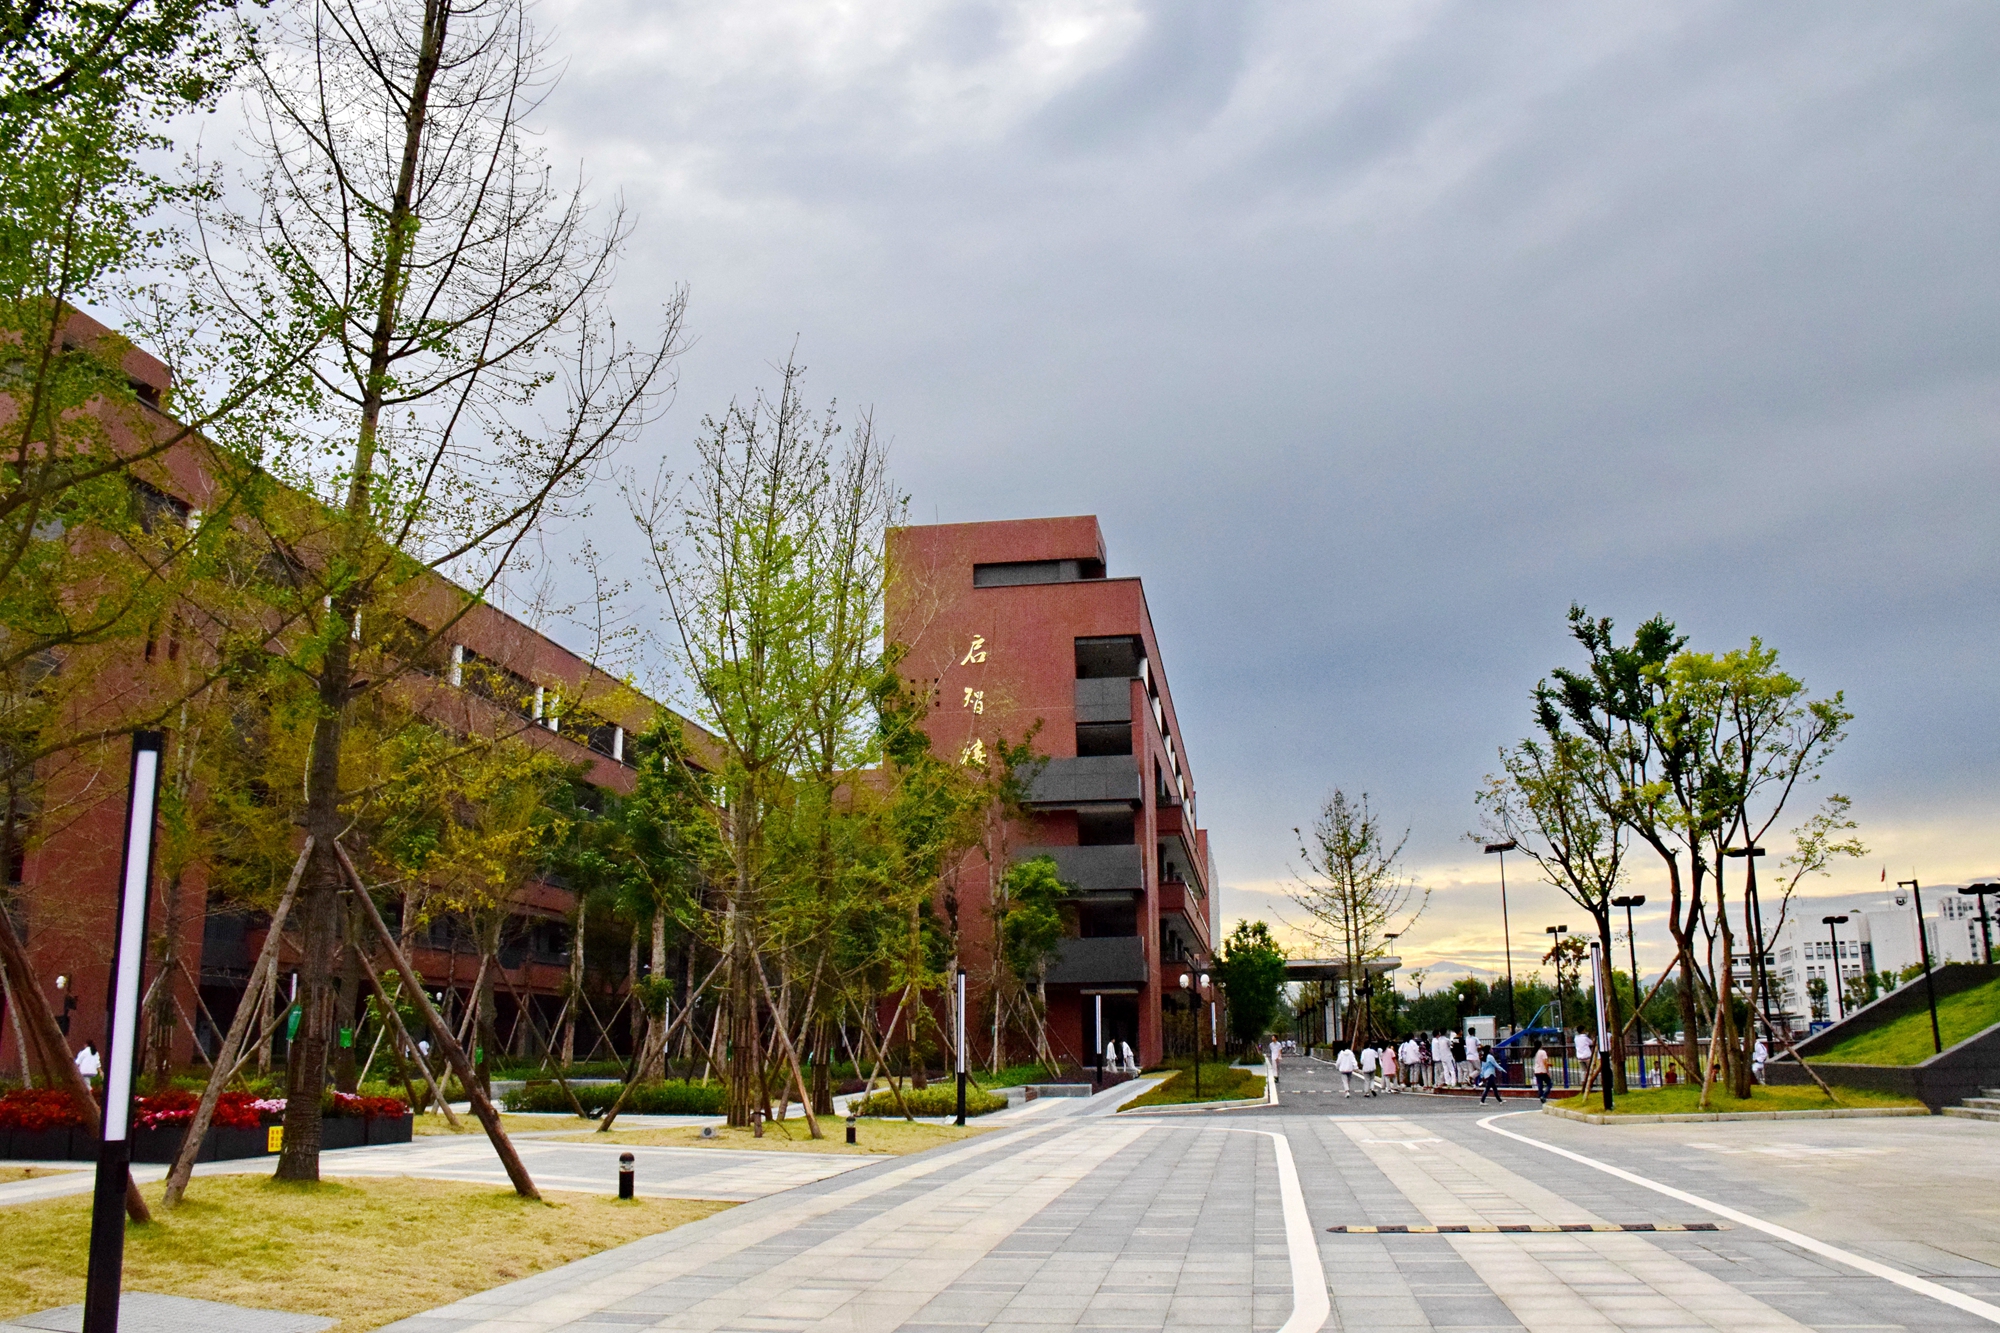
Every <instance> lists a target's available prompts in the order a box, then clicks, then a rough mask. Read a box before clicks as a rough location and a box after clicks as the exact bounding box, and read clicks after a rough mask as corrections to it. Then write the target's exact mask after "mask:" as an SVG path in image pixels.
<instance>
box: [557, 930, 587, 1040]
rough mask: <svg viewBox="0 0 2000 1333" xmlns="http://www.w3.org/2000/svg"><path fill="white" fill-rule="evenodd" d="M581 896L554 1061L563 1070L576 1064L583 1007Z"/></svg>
mask: <svg viewBox="0 0 2000 1333" xmlns="http://www.w3.org/2000/svg"><path fill="white" fill-rule="evenodd" d="M583 909H584V900H583V895H582V894H580V893H579V894H578V895H577V896H576V928H575V929H574V930H572V931H571V932H570V937H569V1008H567V1009H566V1010H564V1011H563V1027H562V1038H561V1042H560V1044H559V1046H558V1047H557V1054H556V1060H557V1063H558V1065H559V1066H560V1067H561V1068H563V1069H568V1068H571V1067H572V1066H574V1065H575V1064H576V1025H577V1021H578V1019H579V1017H580V1015H579V1014H578V1013H577V1010H579V1009H581V1008H582V1007H583V927H584V920H583Z"/></svg>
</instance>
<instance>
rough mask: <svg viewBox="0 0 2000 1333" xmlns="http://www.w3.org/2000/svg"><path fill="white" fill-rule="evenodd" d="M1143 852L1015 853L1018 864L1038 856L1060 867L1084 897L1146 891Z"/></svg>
mask: <svg viewBox="0 0 2000 1333" xmlns="http://www.w3.org/2000/svg"><path fill="white" fill-rule="evenodd" d="M1140 850H1141V849H1140V848H1139V847H1138V846H1136V845H1135V844H1131V843H1127V844H1124V845H1123V846H1119V845H1113V846H1109V847H1022V848H1019V849H1017V850H1016V851H1015V853H1014V857H1015V860H1016V861H1017V862H1018V861H1031V860H1033V859H1034V858H1035V857H1038V856H1046V857H1049V858H1050V859H1051V860H1053V861H1054V862H1055V863H1056V873H1057V874H1058V875H1060V876H1061V877H1062V880H1063V882H1064V883H1066V884H1074V885H1075V886H1076V887H1077V891H1078V892H1080V893H1108V892H1114V891H1115V892H1124V893H1139V892H1141V891H1143V890H1144V889H1145V887H1146V870H1145V862H1144V861H1143V859H1142V858H1141V856H1140Z"/></svg>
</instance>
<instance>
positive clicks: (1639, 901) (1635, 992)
mask: <svg viewBox="0 0 2000 1333" xmlns="http://www.w3.org/2000/svg"><path fill="white" fill-rule="evenodd" d="M1611 905H1612V906H1613V907H1622V908H1624V909H1625V951H1626V955H1627V956H1628V957H1629V958H1631V960H1632V1030H1633V1031H1634V1032H1636V1033H1638V1034H1639V1086H1640V1087H1642V1088H1643V1087H1645V1086H1646V1020H1645V1019H1643V1018H1640V1017H1639V945H1638V936H1637V935H1636V934H1635V933H1634V932H1633V929H1632V909H1633V908H1635V907H1644V906H1645V905H1646V895H1645V894H1643V893H1630V894H1627V895H1625V896H1624V897H1623V898H1613V899H1612V900H1611ZM1612 993H1613V994H1614V995H1615V994H1617V987H1616V986H1614V987H1612Z"/></svg>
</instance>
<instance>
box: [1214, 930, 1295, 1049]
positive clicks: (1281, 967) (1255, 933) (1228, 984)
mask: <svg viewBox="0 0 2000 1333" xmlns="http://www.w3.org/2000/svg"><path fill="white" fill-rule="evenodd" d="M1215 976H1216V980H1217V982H1218V983H1220V985H1221V986H1222V991H1223V994H1225V995H1227V996H1228V997H1229V1032H1230V1035H1231V1036H1233V1037H1235V1038H1236V1040H1237V1041H1238V1042H1239V1043H1242V1044H1254V1043H1256V1042H1259V1041H1261V1040H1262V1039H1263V1038H1264V1036H1265V1035H1266V1034H1267V1033H1269V1032H1270V1031H1271V1028H1272V1025H1273V1024H1274V1023H1275V1022H1276V1021H1277V1019H1278V1016H1279V1015H1280V1013H1282V1012H1283V1009H1284V996H1285V951H1284V950H1283V949H1280V948H1279V947H1278V942H1277V941H1276V940H1274V939H1272V938H1271V928H1270V927H1269V926H1267V925H1265V924H1264V923H1263V922H1262V921H1238V922H1237V923H1236V929H1234V930H1232V931H1230V932H1229V938H1228V939H1226V940H1224V941H1223V943H1222V951H1221V953H1220V955H1219V956H1218V957H1217V959H1216V964H1215Z"/></svg>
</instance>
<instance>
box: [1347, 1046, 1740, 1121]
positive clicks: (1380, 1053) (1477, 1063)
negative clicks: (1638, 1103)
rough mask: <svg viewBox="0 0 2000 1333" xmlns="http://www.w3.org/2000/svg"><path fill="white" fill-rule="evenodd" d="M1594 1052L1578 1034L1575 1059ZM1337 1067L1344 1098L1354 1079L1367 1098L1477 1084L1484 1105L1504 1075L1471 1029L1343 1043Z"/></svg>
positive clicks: (1541, 1072)
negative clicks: (1399, 1040) (1359, 1043)
mask: <svg viewBox="0 0 2000 1333" xmlns="http://www.w3.org/2000/svg"><path fill="white" fill-rule="evenodd" d="M1760 1045H1761V1043H1760ZM1532 1050H1533V1055H1532V1063H1531V1065H1530V1068H1531V1069H1532V1070H1533V1072H1534V1076H1535V1096H1536V1097H1537V1098H1538V1099H1539V1100H1540V1101H1541V1102H1543V1103H1544V1104H1546V1103H1547V1102H1548V1100H1549V1093H1550V1091H1551V1090H1552V1087H1553V1084H1554V1077H1553V1075H1552V1073H1551V1070H1550V1063H1549V1052H1548V1048H1547V1047H1544V1046H1542V1045H1540V1044H1537V1045H1536V1046H1534V1047H1533V1048H1532ZM1594 1055H1595V1051H1594V1050H1593V1049H1592V1043H1591V1040H1590V1035H1589V1034H1588V1033H1585V1032H1579V1033H1577V1034H1576V1058H1577V1062H1578V1063H1579V1064H1580V1065H1582V1066H1584V1067H1585V1068H1589V1066H1590V1062H1591V1059H1592V1057H1593V1056H1594ZM1334 1069H1335V1070H1336V1071H1337V1072H1338V1073H1339V1074H1340V1095H1341V1096H1343V1097H1352V1096H1353V1095H1354V1082H1355V1080H1356V1079H1359V1080H1360V1082H1361V1095H1362V1096H1364V1097H1375V1096H1379V1095H1380V1094H1382V1093H1384V1092H1403V1091H1406V1090H1408V1089H1411V1088H1456V1087H1461V1086H1464V1087H1471V1086H1474V1085H1476V1086H1477V1087H1478V1088H1479V1100H1480V1102H1481V1103H1482V1104H1483V1103H1484V1102H1485V1101H1486V1099H1487V1098H1488V1097H1491V1098H1493V1099H1494V1100H1495V1101H1498V1100H1499V1099H1500V1080H1501V1079H1502V1078H1503V1077H1505V1074H1506V1070H1505V1067H1504V1066H1503V1065H1502V1064H1501V1062H1500V1060H1499V1058H1498V1057H1497V1056H1495V1055H1494V1053H1493V1050H1492V1048H1491V1047H1488V1048H1486V1049H1484V1050H1482V1049H1481V1048H1480V1045H1479V1038H1478V1037H1477V1036H1475V1035H1474V1034H1472V1033H1470V1032H1468V1033H1466V1034H1464V1035H1463V1036H1458V1035H1456V1034H1453V1033H1449V1032H1437V1033H1431V1032H1420V1033H1418V1034H1417V1035H1415V1036H1413V1037H1407V1038H1405V1039H1404V1040H1403V1042H1402V1043H1401V1044H1400V1045H1398V1044H1396V1043H1394V1042H1389V1041H1382V1042H1369V1043H1366V1044H1364V1045H1362V1046H1361V1047H1360V1048H1359V1049H1358V1050H1357V1049H1355V1048H1352V1047H1345V1046H1343V1047H1342V1048H1341V1050H1340V1054H1339V1055H1338V1056H1336V1057H1335V1058H1334Z"/></svg>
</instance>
